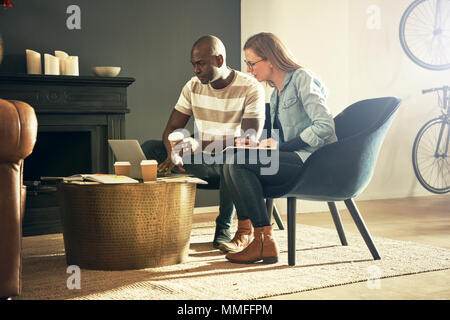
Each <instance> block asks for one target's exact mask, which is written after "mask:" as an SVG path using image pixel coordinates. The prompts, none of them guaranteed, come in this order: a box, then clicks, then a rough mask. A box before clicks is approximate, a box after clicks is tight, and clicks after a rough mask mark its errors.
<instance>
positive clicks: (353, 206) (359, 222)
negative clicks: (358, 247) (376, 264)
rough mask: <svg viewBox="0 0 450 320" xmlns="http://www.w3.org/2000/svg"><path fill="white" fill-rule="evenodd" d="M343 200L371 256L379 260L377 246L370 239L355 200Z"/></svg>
mask: <svg viewBox="0 0 450 320" xmlns="http://www.w3.org/2000/svg"><path fill="white" fill-rule="evenodd" d="M344 202H345V205H346V206H347V208H348V211H350V215H351V216H352V218H353V221H355V224H356V226H357V227H358V230H359V232H360V233H361V235H362V237H363V239H364V241H365V242H366V245H367V247H368V248H369V250H370V253H371V254H372V256H373V259H374V260H380V259H381V257H380V255H379V254H378V251H377V248H376V247H375V244H374V243H373V241H372V237H371V236H370V233H369V230H367V227H366V225H365V223H364V220H363V218H362V217H361V214H360V213H359V211H358V208H357V207H356V204H355V202H354V201H353V199H347V200H345V201H344Z"/></svg>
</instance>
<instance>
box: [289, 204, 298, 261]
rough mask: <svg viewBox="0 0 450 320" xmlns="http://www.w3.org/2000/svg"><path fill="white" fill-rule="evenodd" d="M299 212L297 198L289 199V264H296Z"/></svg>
mask: <svg viewBox="0 0 450 320" xmlns="http://www.w3.org/2000/svg"><path fill="white" fill-rule="evenodd" d="M296 213H297V198H295V197H290V198H288V199H287V225H288V226H287V227H288V264H289V265H290V266H295V231H296V230H295V223H296V221H295V220H296V219H295V218H296Z"/></svg>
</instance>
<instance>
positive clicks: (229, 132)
mask: <svg viewBox="0 0 450 320" xmlns="http://www.w3.org/2000/svg"><path fill="white" fill-rule="evenodd" d="M191 63H192V66H193V67H194V73H195V77H193V78H192V79H190V80H189V81H188V82H187V83H186V85H185V86H184V87H183V89H182V91H181V94H180V97H179V99H178V102H177V104H176V105H175V108H174V110H173V111H172V113H171V115H170V117H169V120H168V122H167V125H166V128H165V130H164V133H163V140H162V141H155V140H149V141H146V142H145V143H144V144H143V145H142V149H143V151H144V153H145V155H146V156H147V159H155V160H157V161H158V163H159V165H158V171H159V172H166V173H169V172H171V171H172V169H175V171H178V172H180V171H181V172H186V173H191V174H194V175H195V176H196V177H198V178H201V179H203V180H206V181H208V183H209V184H210V185H211V186H216V187H219V191H220V205H219V216H218V217H217V219H216V232H215V235H214V241H213V245H214V247H216V248H217V247H218V246H219V245H220V244H221V243H227V242H230V240H231V234H230V227H231V224H232V219H233V213H234V211H233V203H232V201H231V198H230V196H229V194H228V192H227V190H226V188H225V187H224V185H223V184H222V183H221V181H220V175H221V170H222V165H221V164H220V163H213V164H205V163H198V162H197V161H192V163H189V164H186V165H184V166H183V165H182V164H178V165H175V164H174V163H173V161H172V157H171V154H172V147H171V145H170V143H169V140H168V136H169V134H170V133H172V132H174V131H175V130H177V129H183V128H184V127H185V126H186V124H187V122H188V120H189V118H190V117H191V116H194V120H195V130H196V132H195V135H194V136H195V137H196V138H197V139H195V140H194V138H188V139H191V140H190V141H191V142H192V143H190V144H189V148H190V149H192V150H190V151H191V152H192V153H194V154H196V153H197V154H198V153H199V152H201V151H202V150H206V149H207V148H208V145H210V144H211V143H213V142H214V144H216V145H217V142H220V143H221V144H222V145H223V147H226V146H228V145H230V144H232V145H234V143H235V138H237V137H240V136H241V132H246V131H247V132H248V131H253V132H254V133H255V134H254V137H253V139H255V140H257V139H258V138H259V136H260V135H261V132H262V129H263V126H264V119H265V93H264V89H263V87H262V86H261V84H260V83H259V82H258V81H257V80H256V79H254V78H253V77H251V76H250V75H247V74H244V73H242V72H239V71H236V70H233V69H231V68H228V67H227V65H226V52H225V47H224V45H223V43H222V41H220V39H218V38H217V37H214V36H204V37H201V38H200V39H198V40H197V41H196V42H195V43H194V45H193V47H192V50H191ZM196 159H198V158H196Z"/></svg>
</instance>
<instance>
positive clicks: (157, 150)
mask: <svg viewBox="0 0 450 320" xmlns="http://www.w3.org/2000/svg"><path fill="white" fill-rule="evenodd" d="M141 148H142V150H143V151H144V154H145V156H146V157H147V159H149V160H156V161H158V163H161V162H163V161H164V160H166V159H167V151H166V148H165V147H164V144H163V143H162V141H161V140H148V141H146V142H144V143H143V144H142V145H141ZM191 163H194V161H191ZM183 168H184V169H185V170H186V172H185V173H190V174H193V175H194V176H196V177H197V178H200V179H202V180H205V181H207V182H208V184H209V185H211V186H216V187H217V188H218V189H219V195H220V203H219V215H218V216H217V219H216V225H217V227H220V228H225V229H228V228H230V227H231V225H232V222H233V216H234V206H233V201H232V200H231V195H230V194H229V192H228V189H227V188H225V186H224V181H223V179H221V176H222V168H223V165H222V164H184V165H183ZM173 171H174V172H178V173H181V172H180V171H179V170H178V169H177V167H175V168H174V169H173Z"/></svg>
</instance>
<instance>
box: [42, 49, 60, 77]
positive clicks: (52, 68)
mask: <svg viewBox="0 0 450 320" xmlns="http://www.w3.org/2000/svg"><path fill="white" fill-rule="evenodd" d="M44 63H45V74H47V75H56V76H57V75H59V58H57V57H55V56H52V55H51V54H48V53H46V54H44Z"/></svg>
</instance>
